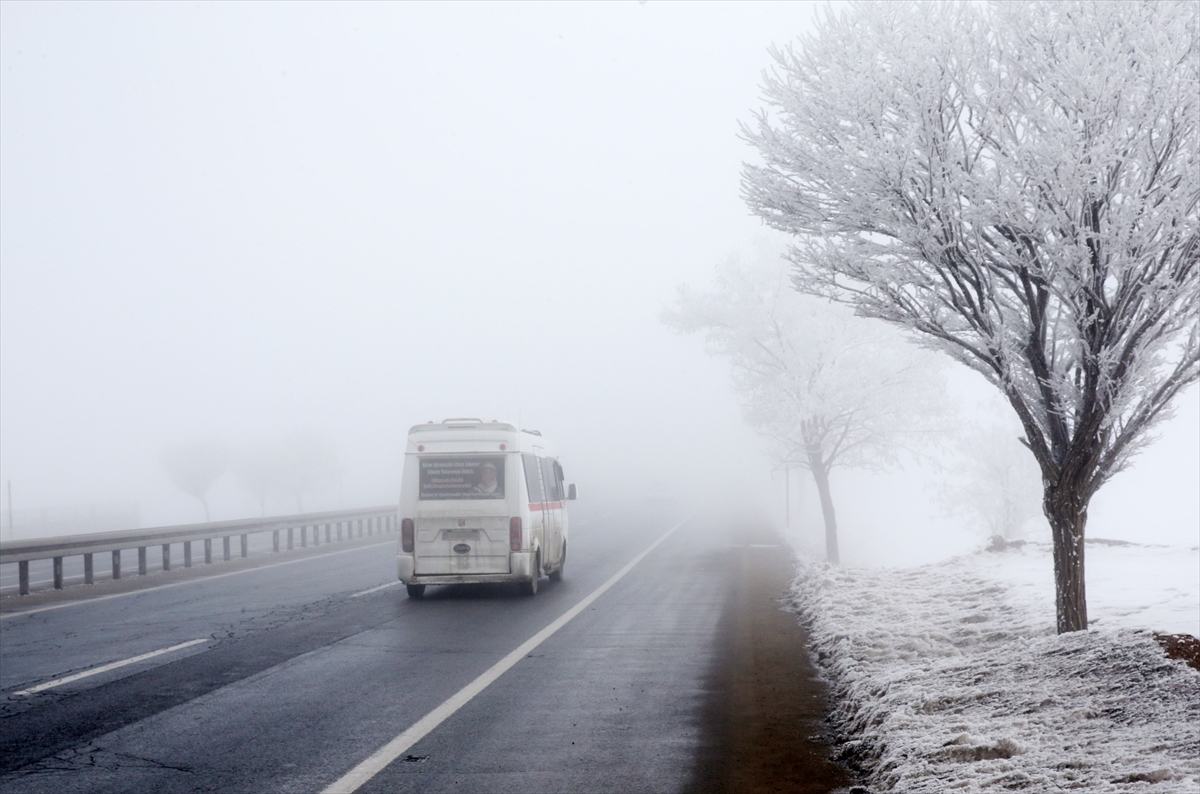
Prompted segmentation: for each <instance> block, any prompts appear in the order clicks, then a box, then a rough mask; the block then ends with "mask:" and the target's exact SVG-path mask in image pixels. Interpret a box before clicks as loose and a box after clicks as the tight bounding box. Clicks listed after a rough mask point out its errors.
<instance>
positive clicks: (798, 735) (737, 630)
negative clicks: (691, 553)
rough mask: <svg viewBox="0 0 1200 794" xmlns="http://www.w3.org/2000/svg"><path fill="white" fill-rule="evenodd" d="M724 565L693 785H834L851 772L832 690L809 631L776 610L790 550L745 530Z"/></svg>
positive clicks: (801, 788)
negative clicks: (838, 754) (842, 751)
mask: <svg viewBox="0 0 1200 794" xmlns="http://www.w3.org/2000/svg"><path fill="white" fill-rule="evenodd" d="M732 540H733V542H734V544H735V545H733V546H732V547H730V548H729V550H728V552H727V556H725V558H724V559H723V560H722V564H725V565H734V566H736V568H735V583H734V585H733V587H732V589H731V591H730V596H729V599H728V600H727V602H726V605H725V610H724V613H723V615H722V618H721V622H720V625H719V628H718V639H717V644H718V647H717V649H716V656H715V659H714V663H713V667H712V670H711V672H710V676H709V696H708V703H707V704H706V706H705V708H704V712H703V715H702V719H703V728H704V732H703V735H702V737H701V739H702V741H701V749H700V753H699V757H698V759H697V772H696V779H695V780H694V781H693V785H692V787H691V791H693V792H695V794H701V793H703V794H726V793H728V794H733V793H734V792H736V793H737V794H765V793H766V792H797V793H798V794H808V793H810V792H811V793H812V794H816V792H822V794H824V793H825V792H831V791H834V790H837V789H843V790H844V788H843V787H845V786H847V785H848V784H849V780H850V776H849V775H848V774H847V772H846V771H845V770H844V769H843V768H842V767H840V766H839V765H838V764H836V763H835V762H834V761H833V760H832V755H833V748H832V745H831V743H830V740H829V738H828V735H827V732H828V723H827V722H826V717H827V715H828V700H827V697H828V693H827V691H826V687H825V685H824V683H823V682H822V681H821V680H820V678H819V677H818V673H817V669H816V667H815V666H814V665H813V663H812V661H811V660H810V658H809V652H808V644H807V643H808V636H807V634H806V633H805V631H804V628H803V627H802V626H800V625H799V623H798V622H797V620H796V616H795V615H794V614H792V613H790V612H784V611H782V610H781V609H780V607H781V604H780V601H779V599H780V598H782V597H783V596H785V595H786V593H787V588H788V585H789V584H790V583H791V581H792V578H793V577H794V576H795V569H794V567H793V565H792V560H791V553H790V551H789V549H788V547H787V546H786V545H785V544H784V542H783V541H782V539H780V538H779V537H778V536H777V535H775V534H774V533H772V532H770V531H768V530H744V531H742V532H740V533H738V535H737V536H736V537H735V538H733V539H732Z"/></svg>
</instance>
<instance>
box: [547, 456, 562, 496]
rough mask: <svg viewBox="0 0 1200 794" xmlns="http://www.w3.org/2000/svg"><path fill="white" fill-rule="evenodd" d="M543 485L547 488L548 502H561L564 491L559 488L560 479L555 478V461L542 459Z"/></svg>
mask: <svg viewBox="0 0 1200 794" xmlns="http://www.w3.org/2000/svg"><path fill="white" fill-rule="evenodd" d="M542 483H543V485H544V486H545V488H546V501H547V502H561V501H562V489H561V488H559V487H558V478H556V477H555V476H554V461H553V460H551V459H550V458H542Z"/></svg>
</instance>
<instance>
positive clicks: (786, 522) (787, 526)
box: [783, 466, 792, 532]
mask: <svg viewBox="0 0 1200 794" xmlns="http://www.w3.org/2000/svg"><path fill="white" fill-rule="evenodd" d="M783 530H784V532H790V531H791V530H792V469H791V467H790V466H784V467H783Z"/></svg>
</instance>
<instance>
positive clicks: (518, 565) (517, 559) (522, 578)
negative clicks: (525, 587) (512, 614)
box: [396, 551, 533, 584]
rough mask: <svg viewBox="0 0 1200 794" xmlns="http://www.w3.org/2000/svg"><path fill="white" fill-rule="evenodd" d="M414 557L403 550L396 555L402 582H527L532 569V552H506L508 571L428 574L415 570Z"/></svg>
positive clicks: (397, 573) (397, 574)
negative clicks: (418, 572)
mask: <svg viewBox="0 0 1200 794" xmlns="http://www.w3.org/2000/svg"><path fill="white" fill-rule="evenodd" d="M415 571H416V557H414V556H413V555H411V554H405V553H403V552H401V553H399V554H397V555H396V578H398V579H399V580H400V581H401V582H403V583H404V584H475V583H482V582H528V581H529V580H530V578H531V573H532V571H533V553H532V552H528V551H513V552H509V554H508V573H467V574H428V575H420V574H417V573H416V572H415Z"/></svg>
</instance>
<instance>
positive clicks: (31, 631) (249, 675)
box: [0, 510, 830, 793]
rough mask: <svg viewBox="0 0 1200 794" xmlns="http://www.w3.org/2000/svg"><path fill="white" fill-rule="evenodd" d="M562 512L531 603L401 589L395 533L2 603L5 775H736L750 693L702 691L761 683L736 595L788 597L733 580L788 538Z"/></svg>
mask: <svg viewBox="0 0 1200 794" xmlns="http://www.w3.org/2000/svg"><path fill="white" fill-rule="evenodd" d="M573 518H574V519H576V521H575V525H574V526H573V527H572V546H571V557H570V560H569V563H568V566H567V572H566V573H567V575H566V579H565V581H563V582H561V583H557V584H554V583H549V582H548V580H545V579H543V580H542V588H541V592H539V593H538V595H537V596H534V597H532V598H529V597H524V596H521V595H520V594H519V593H518V592H517V590H516V588H514V587H509V586H495V587H490V586H489V587H470V588H468V587H458V586H452V587H445V588H431V589H430V590H429V592H428V593H427V595H426V597H425V598H424V599H422V600H419V601H413V600H410V599H408V598H407V597H406V595H405V593H404V590H403V588H402V587H398V586H394V581H395V571H394V545H393V544H394V542H395V541H394V538H393V539H388V540H387V541H385V542H382V543H379V544H370V545H363V546H360V547H358V548H355V549H349V550H344V551H341V553H336V554H326V555H320V556H311V557H309V558H307V559H305V560H304V561H301V562H295V563H294V564H286V565H274V566H268V567H263V568H259V569H257V570H255V571H253V572H247V573H245V574H240V575H236V576H226V577H222V578H217V577H212V578H211V579H198V580H196V581H193V582H189V583H188V584H186V585H182V586H173V587H162V588H154V589H145V590H141V591H138V592H136V593H132V594H128V595H122V596H120V597H115V598H109V599H103V600H101V599H96V600H93V601H89V602H84V603H81V604H77V605H72V606H69V607H63V608H58V609H52V610H46V611H40V612H33V613H30V614H27V615H11V614H9V615H4V617H3V620H0V690H2V691H3V695H4V697H3V702H2V705H0V790H3V791H5V792H40V791H47V792H50V791H53V792H73V791H89V792H104V791H151V790H153V791H164V792H168V791H196V790H216V791H248V792H262V791H297V792H319V791H325V790H329V791H339V790H340V791H350V790H357V791H362V792H372V791H377V792H382V791H388V792H403V791H422V792H437V791H481V792H482V791H489V792H501V791H520V792H523V793H524V792H539V791H546V792H550V791H553V792H566V791H580V792H590V791H612V792H631V791H638V792H653V791H663V792H675V791H713V790H720V789H722V788H727V786H726V785H725V784H723V783H721V782H720V781H725V780H730V779H734V778H737V775H734V776H733V777H732V778H731V776H730V774H729V773H728V771H727V770H724V769H723V768H722V764H721V762H720V760H719V759H720V757H721V753H722V752H723V749H724V748H723V746H722V744H721V742H722V741H724V740H725V738H727V737H729V736H730V735H734V734H741V733H742V732H741V731H738V730H736V729H731V728H730V726H729V725H727V724H721V725H715V724H713V723H714V721H717V722H719V721H721V720H728V719H730V718H734V717H736V716H737V715H738V714H744V712H746V709H745V708H741V709H740V710H739V708H738V707H737V706H736V704H735V705H734V706H733V707H727V699H726V698H725V696H724V695H723V694H720V693H715V692H714V687H715V688H720V686H721V682H722V681H725V680H727V679H728V678H729V677H730V675H733V676H734V677H735V678H736V677H737V676H738V675H740V676H741V678H743V679H748V678H753V676H752V675H749V676H748V675H746V674H745V672H744V671H742V673H738V672H737V671H736V670H734V672H733V673H730V672H729V668H730V666H731V665H730V662H729V659H728V658H727V656H728V654H727V653H725V651H724V650H723V649H725V648H726V646H727V645H728V640H729V638H730V634H731V632H732V633H733V635H734V636H737V635H738V632H741V634H743V635H745V634H746V630H745V629H744V627H743V628H742V629H739V628H738V626H737V620H736V619H737V617H738V614H739V609H741V608H739V609H731V608H730V604H735V603H742V602H745V601H746V598H747V595H746V594H747V593H751V592H757V593H758V595H757V596H756V597H755V599H754V601H753V603H754V604H756V605H757V608H758V611H759V613H762V612H767V613H774V614H782V613H778V605H777V603H776V602H775V601H774V598H773V597H774V596H775V595H779V592H778V588H777V589H776V590H775V591H774V592H772V593H767V594H765V595H764V593H763V592H758V591H756V590H754V589H753V588H749V589H748V588H747V587H745V586H742V585H741V584H739V582H742V580H743V579H744V577H745V570H746V568H747V564H746V560H747V559H748V558H749V557H751V556H753V555H756V554H757V555H762V557H763V559H776V560H782V561H783V562H784V564H783V565H782V567H781V568H780V572H779V585H778V587H783V586H784V585H785V584H786V580H787V578H788V573H789V569H790V565H789V564H787V553H786V550H785V549H784V548H783V547H781V546H777V545H772V543H770V542H761V541H762V538H756V539H754V540H755V542H753V543H751V542H749V541H748V540H747V539H746V538H745V537H743V536H734V535H732V534H731V533H730V532H729V529H728V528H727V527H726V528H722V527H718V526H715V525H713V524H706V523H705V522H703V521H698V520H697V521H690V522H687V523H684V524H682V525H680V521H679V520H678V519H679V517H668V516H660V517H658V518H653V517H646V516H642V517H640V518H637V519H633V518H624V519H622V518H620V517H609V518H600V517H597V516H589V515H587V513H586V511H585V510H579V511H577V512H576V513H575V514H573ZM673 527H676V529H675V531H674V532H671V533H670V534H667V533H668V532H669V531H670V530H671V529H672V528H673ZM664 536H665V537H664ZM660 539H661V543H659V544H658V545H657V546H655V547H654V548H653V549H652V550H651V551H650V552H649V553H648V554H646V555H645V556H644V558H642V559H640V561H638V562H637V564H636V565H634V566H633V567H628V566H629V564H630V563H631V562H633V561H634V560H635V559H636V558H637V557H638V555H639V553H640V552H643V551H644V550H646V549H648V548H649V547H651V545H652V544H654V543H655V542H656V541H658V540H660ZM731 560H732V561H733V564H730V562H731ZM750 567H753V566H750ZM777 567H778V566H777ZM623 570H624V571H625V573H624V575H623V576H621V577H620V578H619V579H616V580H615V581H614V577H615V575H616V574H618V573H620V572H621V571H623ZM163 581H164V582H165V581H168V580H167V578H166V577H164V578H163ZM605 584H608V585H609V586H608V588H607V589H606V590H604V591H603V592H601V593H599V594H598V595H596V593H597V590H598V589H600V588H602V587H603V586H604V585H605ZM767 589H768V590H769V589H770V588H769V587H768V588H767ZM758 590H759V591H761V590H762V587H761V586H760V587H759V588H758ZM592 595H596V597H595V598H593V599H592V600H590V601H589V600H588V598H589V596H592ZM739 599H741V600H740V601H739ZM580 606H582V608H578V607H580ZM742 611H744V609H742ZM572 613H573V616H572ZM568 616H570V619H569V620H565V621H564V620H562V618H564V617H568ZM783 618H784V621H785V623H788V624H790V625H791V626H795V623H794V621H793V620H792V619H791V618H790V617H789V616H786V615H783ZM731 620H733V623H732V624H731V623H730V621H731ZM548 628H553V629H554V630H553V631H547V629H548ZM531 638H540V642H538V643H537V644H536V645H534V644H531V643H529V642H528V641H530V640H531ZM801 642H802V640H801ZM523 644H524V647H522V646H523ZM518 651H519V652H518ZM514 652H518V653H514ZM744 655H745V654H743V656H744ZM750 655H751V656H753V655H754V654H750ZM733 666H734V667H736V666H737V665H736V664H734V665H733ZM714 671H716V672H715V673H714ZM787 672H788V673H790V672H792V671H790V670H788V671H787ZM806 680H807V679H806ZM714 682H715V683H714ZM743 688H744V687H743ZM811 694H812V693H811V692H810V693H809V696H811ZM456 695H457V700H455V699H454V698H455V697H456ZM751 699H753V694H751ZM714 700H715V701H716V705H715V706H714ZM735 700H736V698H735ZM742 700H743V701H744V700H746V697H745V696H743V697H742ZM448 701H449V702H451V703H452V704H454V705H458V706H459V707H458V708H457V710H454V709H452V708H450V707H448V706H447V705H446V704H447V702H448ZM813 702H815V701H812V700H811V697H810V702H809V703H808V708H809V709H810V711H812V710H813V709H812V703H813ZM731 714H732V715H733V717H731V716H730V715H731ZM816 722H819V720H816ZM400 737H407V738H400ZM791 740H792V741H803V742H807V743H808V745H809V748H810V750H811V749H812V746H813V745H812V743H811V742H809V737H804V736H800V737H792V739H791ZM781 741H782V740H781ZM810 754H812V755H813V756H814V758H815V759H816V762H820V760H821V757H823V756H824V755H825V753H824V752H823V751H821V749H820V747H819V746H818V747H817V750H816V751H815V752H813V753H810ZM768 766H769V764H768ZM792 772H793V773H795V772H796V770H792ZM819 774H822V775H826V776H828V774H829V772H828V770H825V771H823V772H820V773H819ZM825 779H830V778H828V777H826V778H825ZM714 781H717V782H714ZM821 790H827V788H826V789H821Z"/></svg>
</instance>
